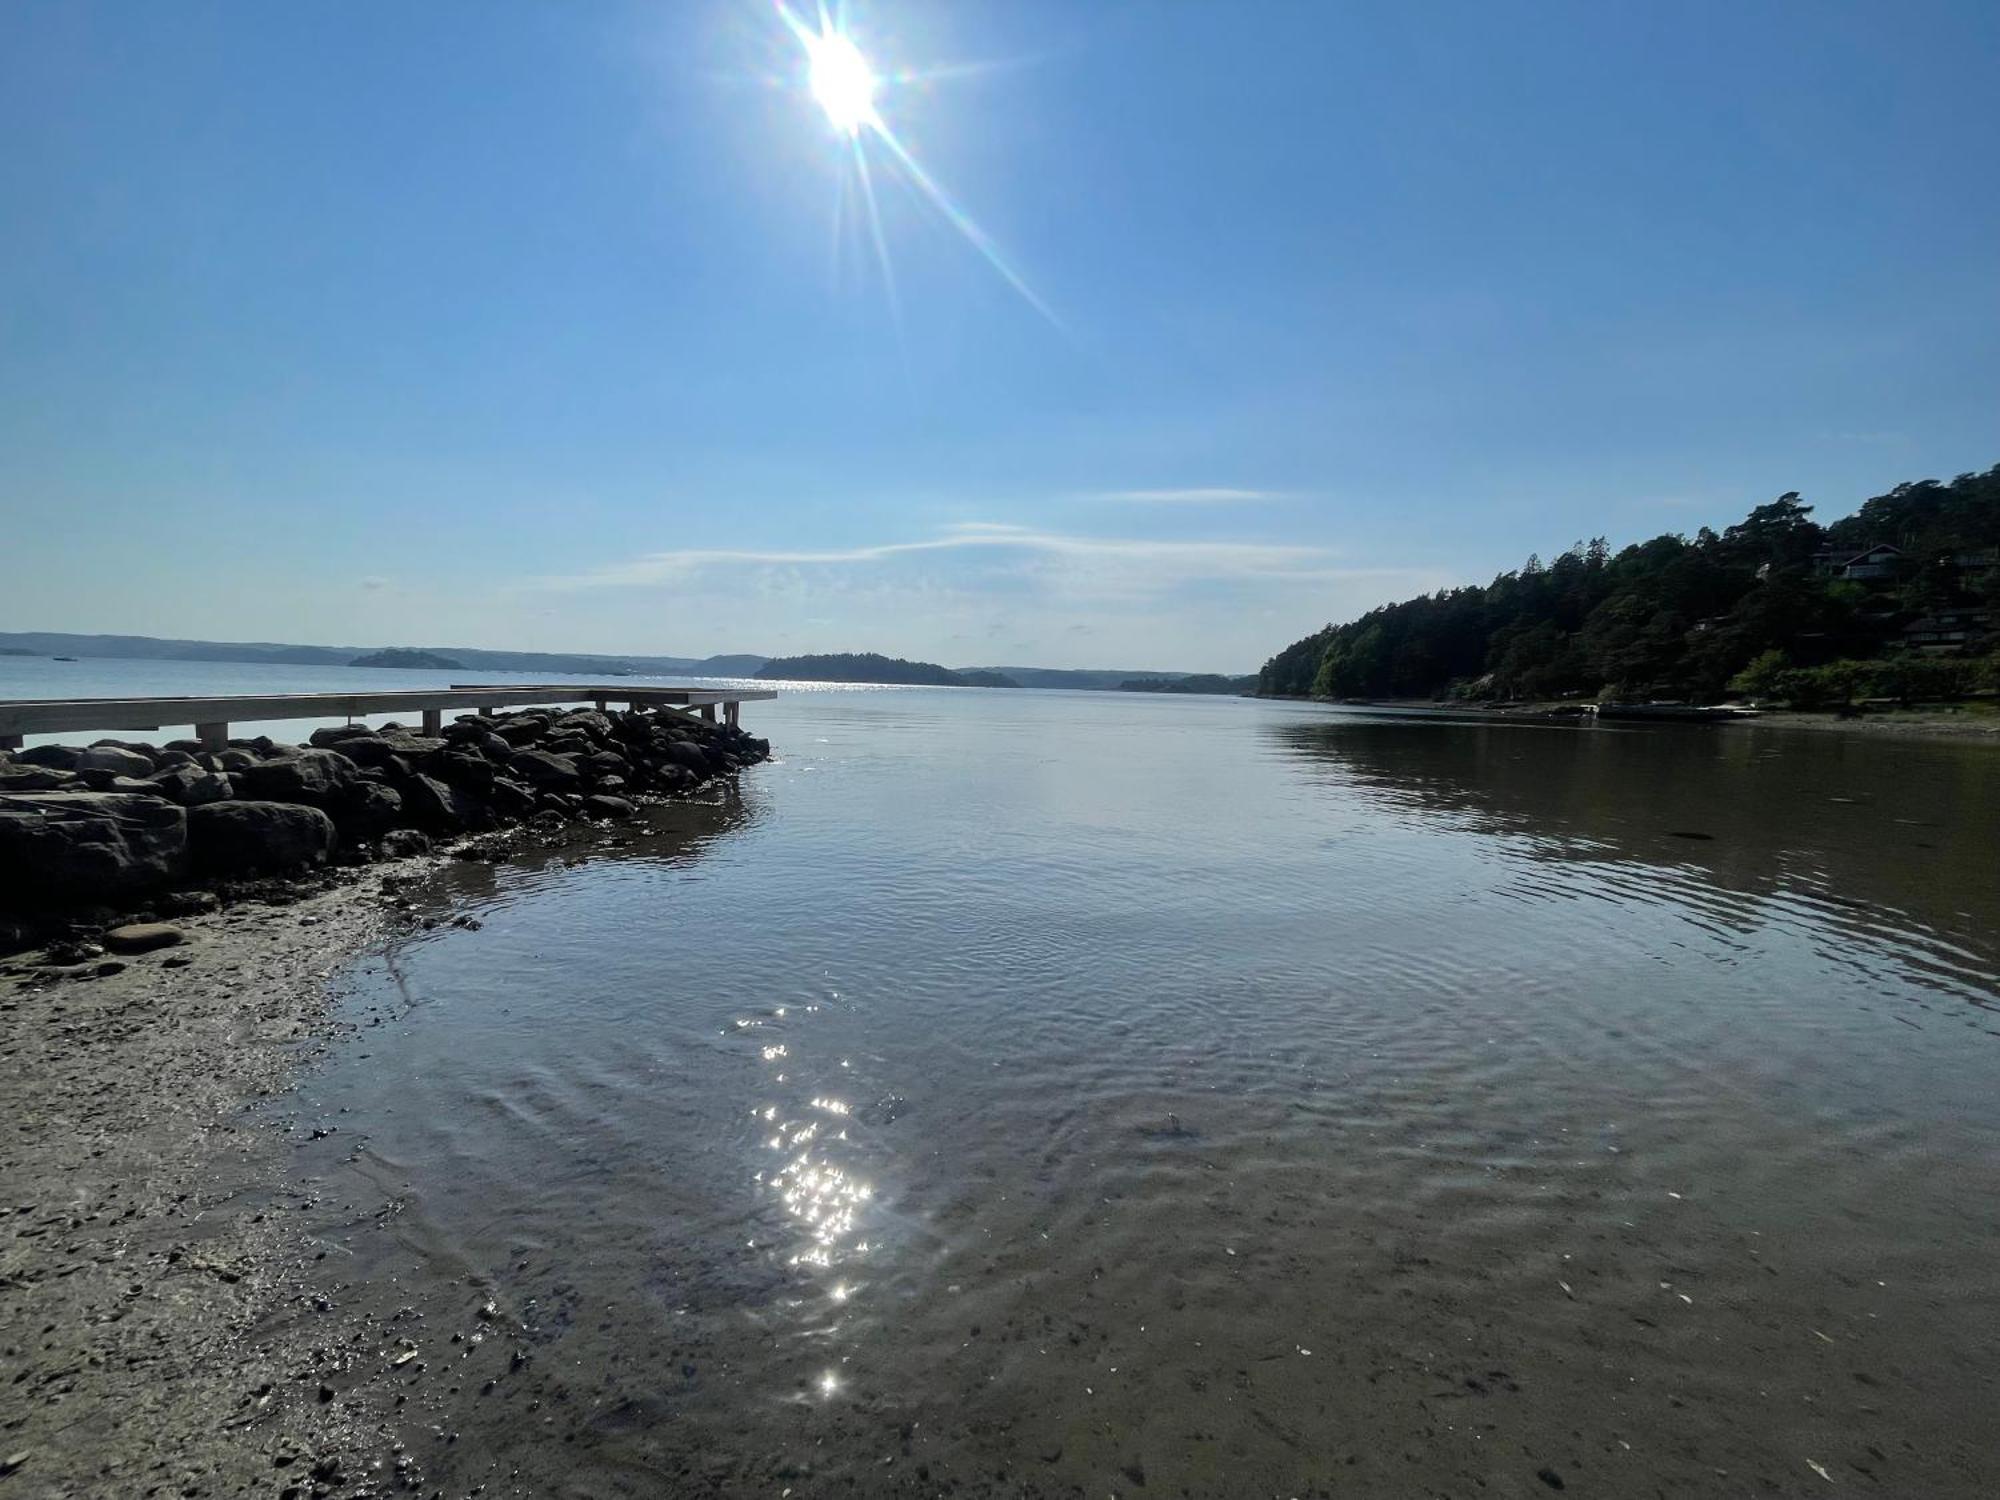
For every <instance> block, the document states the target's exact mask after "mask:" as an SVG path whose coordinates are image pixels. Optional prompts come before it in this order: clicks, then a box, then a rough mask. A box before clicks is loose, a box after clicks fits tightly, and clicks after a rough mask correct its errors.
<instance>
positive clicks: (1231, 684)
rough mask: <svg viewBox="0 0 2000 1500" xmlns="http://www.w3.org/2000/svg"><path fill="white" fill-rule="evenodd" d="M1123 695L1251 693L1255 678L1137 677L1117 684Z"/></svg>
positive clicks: (1207, 675)
mask: <svg viewBox="0 0 2000 1500" xmlns="http://www.w3.org/2000/svg"><path fill="white" fill-rule="evenodd" d="M1118 690H1119V691H1120V692H1124V693H1233V694H1238V695H1241V694H1243V693H1253V692H1255V691H1256V690H1257V678H1256V675H1255V674H1254V673H1253V674H1251V675H1250V676H1248V677H1223V676H1220V675H1219V674H1217V673H1214V672H1197V673H1195V674H1194V675H1193V676H1192V677H1139V678H1134V679H1132V680H1131V681H1129V682H1121V683H1119V684H1118Z"/></svg>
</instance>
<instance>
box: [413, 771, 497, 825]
mask: <svg viewBox="0 0 2000 1500" xmlns="http://www.w3.org/2000/svg"><path fill="white" fill-rule="evenodd" d="M402 792H403V811H404V813H405V815H406V816H407V817H408V818H409V820H410V821H411V822H412V823H414V824H416V825H417V827H419V828H422V829H426V830H428V831H430V832H432V833H456V832H458V831H459V830H460V829H464V828H472V827H476V826H478V825H479V824H480V823H482V822H483V821H485V820H484V819H483V818H482V817H481V816H480V812H481V809H480V808H479V806H478V804H477V803H475V802H474V801H473V799H472V798H470V797H468V796H467V795H466V794H465V793H464V792H461V791H460V790H459V789H458V788H457V787H455V786H451V785H449V784H447V783H446V782H442V781H439V780H438V779H437V778H436V777H435V776H426V775H424V774H423V773H422V772H417V773H415V774H414V775H412V776H411V777H410V779H409V780H408V781H406V782H404V783H403V787H402Z"/></svg>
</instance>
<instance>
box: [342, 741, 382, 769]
mask: <svg viewBox="0 0 2000 1500" xmlns="http://www.w3.org/2000/svg"><path fill="white" fill-rule="evenodd" d="M340 753H341V754H342V755H344V756H346V757H347V758H348V759H349V760H351V761H353V762H354V763H355V764H356V765H357V766H379V765H381V764H382V763H383V762H385V761H388V760H393V759H394V758H395V755H396V749H395V746H393V745H391V744H390V743H389V742H388V741H387V740H385V739H383V738H382V736H381V735H379V734H368V733H362V734H356V735H350V736H348V737H347V738H346V739H344V740H342V741H341V742H340Z"/></svg>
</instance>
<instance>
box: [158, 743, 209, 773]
mask: <svg viewBox="0 0 2000 1500" xmlns="http://www.w3.org/2000/svg"><path fill="white" fill-rule="evenodd" d="M196 764H198V762H197V761H196V760H195V758H194V757H193V756H192V755H190V754H189V753H188V752H187V751H185V750H176V749H174V748H173V747H172V746H168V747H167V748H166V749H164V750H161V751H158V752H157V753H156V754H155V755H154V756H153V769H154V770H156V771H170V770H172V769H173V768H174V767H175V766H192V765H196Z"/></svg>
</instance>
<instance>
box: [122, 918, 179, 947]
mask: <svg viewBox="0 0 2000 1500" xmlns="http://www.w3.org/2000/svg"><path fill="white" fill-rule="evenodd" d="M186 941H187V934H186V933H184V932H182V931H181V930H180V928H178V927H173V926H169V925H168V924H167V923H165V922H128V923H127V924H126V925H125V926H123V927H114V928H112V929H111V930H110V931H109V932H107V933H105V934H104V946H105V947H107V948H109V949H110V950H111V951H112V952H113V953H151V952H152V951H153V950H154V949H155V948H171V947H173V946H174V945H175V944H177V943H183V942H186Z"/></svg>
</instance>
